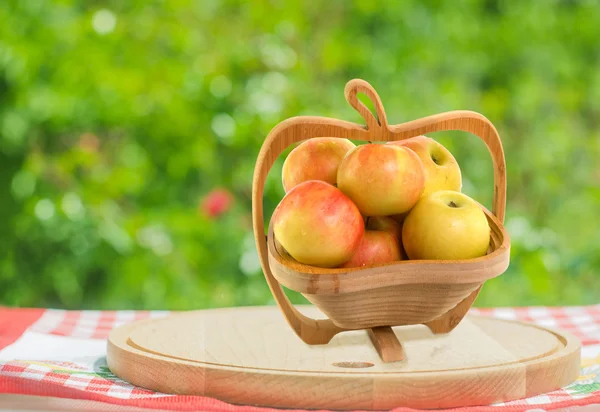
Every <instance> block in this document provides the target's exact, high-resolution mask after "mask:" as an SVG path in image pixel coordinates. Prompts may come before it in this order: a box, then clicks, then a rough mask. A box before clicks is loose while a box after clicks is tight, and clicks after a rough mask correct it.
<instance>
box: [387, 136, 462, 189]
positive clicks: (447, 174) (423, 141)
mask: <svg viewBox="0 0 600 412" xmlns="http://www.w3.org/2000/svg"><path fill="white" fill-rule="evenodd" d="M389 144H391V145H397V146H402V147H408V148H409V149H411V150H412V151H413V152H415V153H416V154H417V156H419V159H421V163H423V167H424V169H425V190H424V191H423V195H422V196H427V195H429V194H430V193H433V192H437V191H438V190H454V191H456V192H460V190H461V188H462V177H461V173H460V167H459V166H458V162H457V161H456V159H455V158H454V156H452V153H450V151H449V150H448V149H446V148H445V147H444V146H443V145H441V144H440V143H438V142H436V141H435V140H433V139H432V138H430V137H427V136H416V137H412V138H410V139H406V140H401V141H398V142H390V143H389Z"/></svg>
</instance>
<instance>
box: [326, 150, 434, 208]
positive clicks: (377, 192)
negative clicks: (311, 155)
mask: <svg viewBox="0 0 600 412" xmlns="http://www.w3.org/2000/svg"><path fill="white" fill-rule="evenodd" d="M337 185H338V188H339V189H340V190H341V191H342V192H344V193H345V194H346V195H348V197H349V198H350V199H352V201H353V202H354V203H355V204H356V206H358V209H359V210H360V212H361V213H362V214H363V215H365V216H389V215H395V214H400V213H404V212H407V211H408V210H410V209H411V208H412V207H413V206H414V205H415V203H417V201H418V200H419V198H420V197H421V194H422V193H423V189H424V188H425V171H424V170H423V165H422V164H421V161H420V160H419V157H418V156H417V155H416V154H415V153H414V152H413V151H412V150H410V149H408V148H406V147H401V146H394V145H386V144H364V145H361V146H357V147H355V148H354V149H352V150H350V151H349V152H348V153H347V154H346V157H344V159H343V160H342V163H340V166H339V169H338V174H337Z"/></svg>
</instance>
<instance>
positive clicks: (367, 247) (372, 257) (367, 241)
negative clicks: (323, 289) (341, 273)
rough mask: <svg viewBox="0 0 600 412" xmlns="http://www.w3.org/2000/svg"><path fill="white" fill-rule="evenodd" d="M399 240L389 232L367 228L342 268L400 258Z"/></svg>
mask: <svg viewBox="0 0 600 412" xmlns="http://www.w3.org/2000/svg"><path fill="white" fill-rule="evenodd" d="M401 259H402V255H401V254H400V242H399V241H398V238H397V237H396V236H394V235H393V234H392V233H390V232H382V231H375V230H367V231H366V232H365V234H364V236H363V238H362V240H361V242H360V244H359V245H358V248H357V249H356V252H354V254H353V255H352V257H351V258H350V260H349V261H348V262H346V263H344V264H343V265H342V266H341V267H343V268H354V267H361V266H370V265H376V264H381V263H389V262H395V261H397V260H401Z"/></svg>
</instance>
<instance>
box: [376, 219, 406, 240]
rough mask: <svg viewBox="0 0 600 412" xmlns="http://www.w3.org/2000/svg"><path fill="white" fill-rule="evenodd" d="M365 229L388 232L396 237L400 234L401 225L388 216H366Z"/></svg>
mask: <svg viewBox="0 0 600 412" xmlns="http://www.w3.org/2000/svg"><path fill="white" fill-rule="evenodd" d="M367 230H379V231H382V232H390V233H391V234H392V235H394V236H396V237H397V238H398V239H400V237H401V236H402V225H401V224H400V223H398V222H396V221H395V220H394V219H392V218H391V217H389V216H373V217H369V218H367Z"/></svg>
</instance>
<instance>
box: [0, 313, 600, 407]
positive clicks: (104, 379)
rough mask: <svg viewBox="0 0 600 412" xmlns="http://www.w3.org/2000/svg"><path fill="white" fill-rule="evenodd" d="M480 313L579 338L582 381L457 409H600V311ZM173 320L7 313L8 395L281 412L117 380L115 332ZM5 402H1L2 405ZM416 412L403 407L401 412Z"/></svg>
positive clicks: (0, 370)
mask: <svg viewBox="0 0 600 412" xmlns="http://www.w3.org/2000/svg"><path fill="white" fill-rule="evenodd" d="M472 313H477V314H481V315H485V316H494V317H498V318H502V319H518V320H524V321H527V322H532V323H536V324H538V325H541V326H550V327H555V328H559V329H562V330H565V331H568V332H571V333H573V334H574V335H576V336H578V337H579V339H580V340H581V342H582V344H583V345H584V346H583V349H582V368H581V376H580V377H579V379H578V380H577V381H576V382H574V383H573V384H571V385H569V386H568V387H565V388H562V389H559V390H557V391H554V392H551V393H547V394H544V395H540V396H536V397H533V398H528V399H523V400H518V401H512V402H506V403H499V404H495V405H490V406H487V407H477V408H459V409H453V411H455V412H456V411H494V412H503V411H512V412H516V411H535V412H538V411H546V410H555V409H558V408H560V409H562V410H564V408H571V407H576V406H584V405H598V406H597V407H598V409H597V410H598V411H600V305H593V306H577V307H561V308H553V307H529V308H496V309H472ZM167 314H168V312H159V311H152V312H148V311H64V310H53V309H9V308H0V395H1V394H19V395H34V396H46V397H53V398H65V399H84V400H89V401H99V402H104V403H106V404H112V405H123V406H130V407H133V406H135V407H142V408H149V409H161V410H173V411H191V410H199V411H243V412H253V411H256V412H258V411H262V412H266V411H273V409H267V408H258V407H252V406H234V405H230V404H228V403H225V402H222V401H220V400H217V399H212V398H207V397H202V396H180V395H167V394H162V393H156V392H153V391H149V390H146V389H142V388H138V387H134V386H132V385H130V384H128V383H127V382H125V381H122V380H120V379H119V378H117V377H116V376H114V375H113V374H112V373H111V372H110V370H109V369H108V367H107V365H106V357H105V355H106V337H107V336H108V333H109V331H110V330H111V329H113V328H114V327H116V326H120V325H122V324H124V323H128V322H131V321H134V320H137V319H145V318H159V317H164V316H166V315H167ZM1 399H2V398H1V396H0V402H1ZM1 406H2V405H1V403H0V407H1ZM412 410H413V409H407V408H397V409H395V411H397V412H404V411H412ZM569 410H571V409H569Z"/></svg>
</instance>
